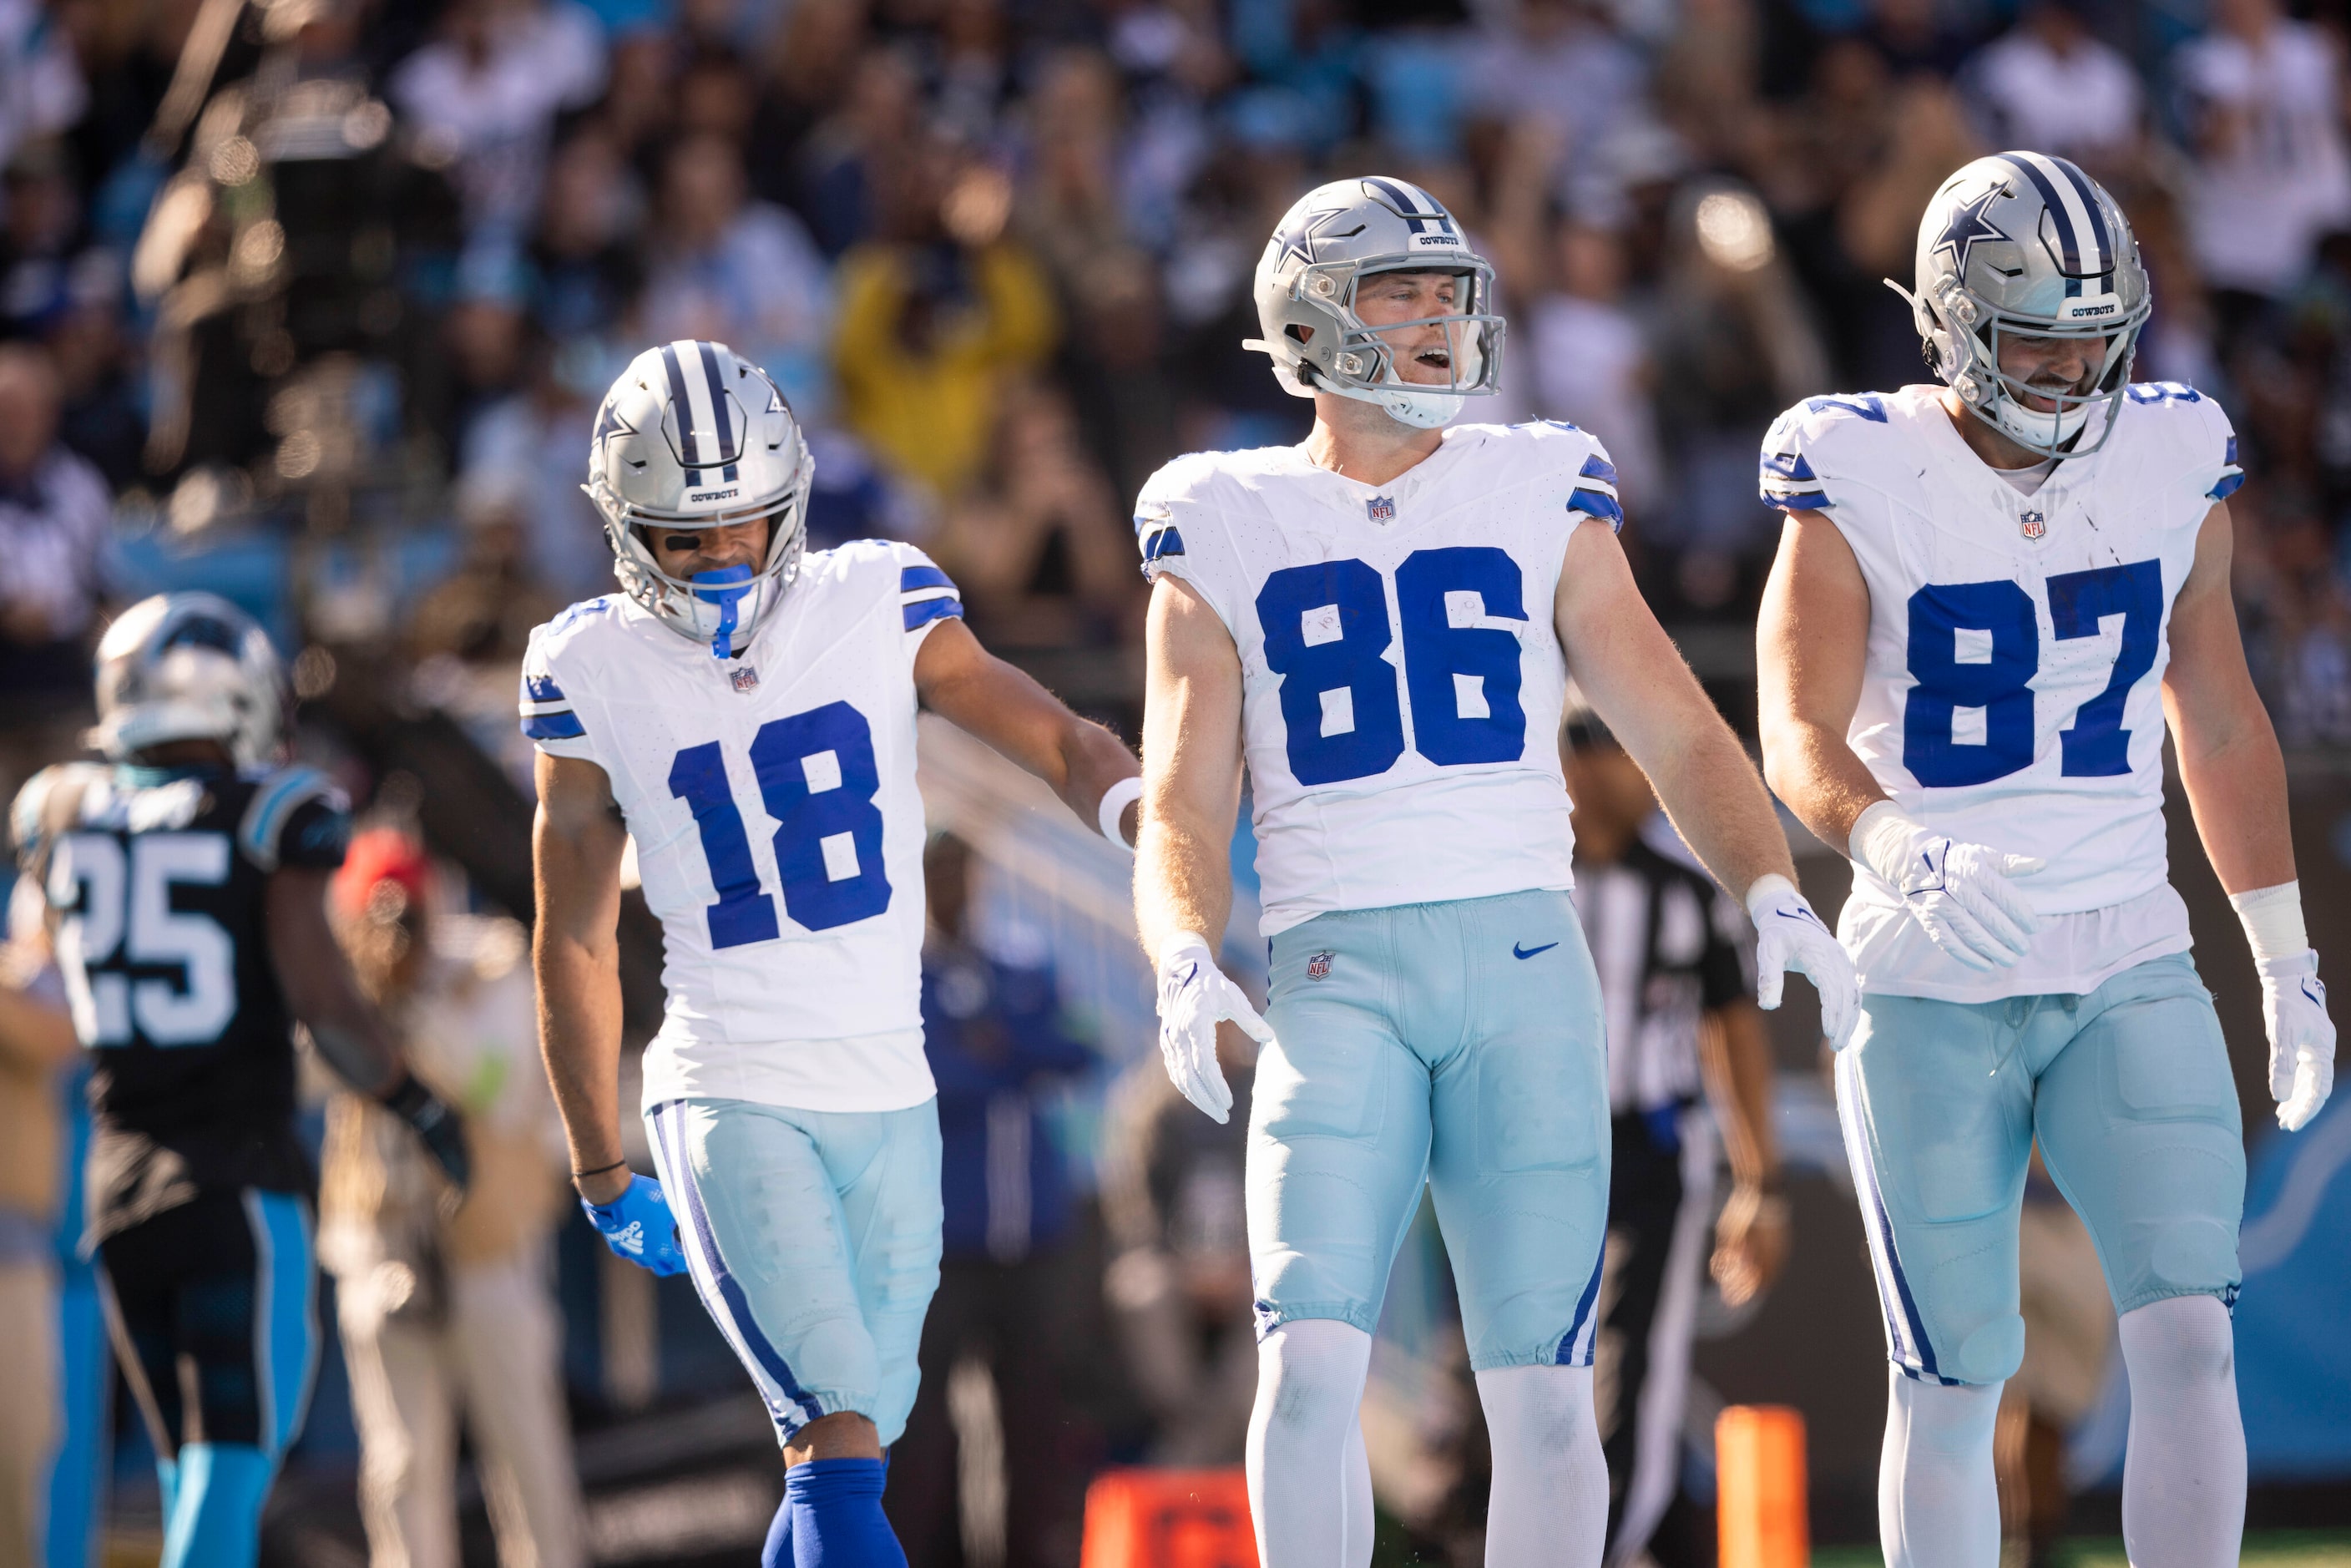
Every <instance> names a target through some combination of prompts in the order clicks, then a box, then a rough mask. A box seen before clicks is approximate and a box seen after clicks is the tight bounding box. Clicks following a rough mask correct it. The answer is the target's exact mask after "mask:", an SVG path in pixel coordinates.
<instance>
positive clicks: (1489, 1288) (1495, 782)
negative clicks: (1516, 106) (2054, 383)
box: [1135, 179, 1856, 1568]
mask: <svg viewBox="0 0 2351 1568" xmlns="http://www.w3.org/2000/svg"><path fill="white" fill-rule="evenodd" d="M1491 284H1492V269H1491V268H1490V267H1488V265H1487V264H1486V262H1485V261H1484V259H1483V258H1481V257H1480V256H1478V254H1477V253H1476V252H1475V251H1474V250H1473V249H1472V248H1471V247H1470V246H1468V243H1467V242H1466V241H1465V240H1464V238H1463V237H1462V235H1461V233H1460V231H1459V230H1458V228H1457V227H1456V226H1455V224H1454V221H1453V219H1452V217H1451V215H1450V214H1447V212H1446V210H1445V209H1444V208H1443V207H1442V206H1440V205H1438V204H1437V202H1436V201H1435V200H1433V199H1432V198H1431V197H1430V196H1429V195H1428V193H1426V192H1425V191H1422V190H1419V189H1417V188H1416V187H1414V186H1411V185H1407V184H1405V183H1402V182H1399V181H1395V180H1385V179H1361V180H1343V181H1339V182H1337V183H1333V184H1329V185H1324V186H1322V187H1321V188H1320V189H1318V190H1315V191H1313V192H1311V193H1309V194H1308V195H1306V196H1305V197H1304V198H1302V199H1301V201H1300V202H1299V204H1297V205H1296V206H1295V207H1293V208H1291V209H1290V213H1289V214H1288V215H1287V216H1286V217H1284V218H1283V220H1282V222H1281V225H1280V228H1279V229H1277V230H1276V231H1275V233H1274V235H1273V238H1272V240H1271V242H1270V244H1269V245H1268V246H1267V247H1266V250H1265V254H1264V256H1263V258H1262V259H1261V260H1260V261H1259V264H1258V271H1257V284H1256V293H1257V304H1258V315H1259V321H1260V322H1261V323H1262V325H1263V329H1264V334H1265V336H1264V340H1263V341H1261V342H1259V343H1257V344H1255V345H1254V346H1255V347H1258V348H1259V349H1262V350H1265V351H1266V352H1268V353H1269V354H1270V355H1271V356H1272V358H1273V361H1274V365H1275V368H1276V371H1277V373H1278V374H1279V375H1280V378H1281V380H1282V382H1283V384H1284V386H1285V387H1287V388H1288V389H1289V390H1290V391H1291V392H1296V393H1297V394H1298V395H1300V396H1301V397H1311V398H1312V399H1313V400H1314V413H1315V421H1314V429H1313V433H1312V434H1311V435H1310V436H1309V437H1308V439H1307V440H1306V442H1305V443H1304V444H1302V445H1299V446H1295V447H1280V448H1270V449H1267V450H1264V451H1257V452H1238V453H1226V454H1214V453H1204V454H1199V455H1194V456H1190V457H1185V458H1181V459H1178V460H1177V461H1176V462H1175V463H1172V464H1170V465H1168V466H1167V467H1165V468H1164V469H1162V470H1161V471H1160V472H1159V473H1158V475H1157V476H1155V477H1154V478H1153V479H1152V480H1151V482H1150V483H1149V484H1148V485H1147V486H1145V487H1144V493H1143V496H1142V498H1141V500H1140V502H1139V503H1138V506H1137V511H1138V514H1139V515H1138V517H1137V518H1136V524H1135V526H1136V529H1137V532H1138V534H1139V537H1140V541H1141V544H1142V548H1143V553H1144V570H1145V572H1146V573H1147V574H1148V575H1149V576H1150V577H1151V578H1152V579H1153V580H1154V583H1155V586H1154V589H1153V591H1152V602H1151V614H1150V622H1149V633H1148V649H1149V674H1148V685H1147V688H1146V695H1145V708H1144V736H1145V740H1144V756H1145V757H1146V758H1147V759H1148V766H1147V768H1146V770H1145V775H1144V821H1143V838H1142V840H1141V851H1140V859H1139V861H1138V863H1137V867H1136V881H1135V907H1136V914H1137V916H1138V920H1139V924H1140V925H1141V928H1142V934H1143V937H1144V944H1145V947H1146V950H1147V951H1149V952H1150V953H1151V954H1152V955H1153V956H1154V957H1155V961H1156V964H1157V967H1158V974H1159V988H1160V989H1159V1016H1160V1046H1161V1050H1162V1051H1163V1053H1164V1055H1165V1058H1166V1065H1167V1070H1168V1072H1169V1074H1170V1075H1171V1076H1172V1077H1173V1078H1174V1080H1175V1083H1176V1086H1177V1087H1178V1088H1180V1089H1181V1090H1183V1092H1185V1093H1186V1095H1187V1096H1188V1097H1189V1098H1190V1099H1191V1100H1192V1101H1193V1103H1195V1104H1196V1105H1198V1106H1199V1107H1200V1108H1201V1109H1202V1110H1203V1111H1205V1112H1207V1113H1208V1114H1209V1115H1211V1116H1214V1117H1217V1119H1218V1120H1222V1119H1223V1118H1224V1116H1225V1115H1226V1114H1227V1113H1228V1108H1229V1107H1230V1104H1231V1094H1230V1092H1229V1090H1228V1088H1227V1086H1226V1084H1225V1082H1224V1080H1223V1077H1222V1075H1221V1074H1220V1073H1219V1072H1218V1071H1217V1065H1216V1028H1217V1022H1218V1020H1219V1019H1232V1020H1234V1021H1236V1022H1238V1024H1239V1025H1240V1026H1241V1027H1243V1028H1245V1029H1247V1030H1249V1032H1251V1033H1252V1034H1255V1035H1256V1036H1257V1037H1258V1038H1259V1040H1261V1041H1262V1042H1263V1046H1264V1050H1263V1054H1262V1055H1261V1056H1260V1058H1259V1063H1258V1070H1257V1081H1256V1082H1257V1088H1256V1093H1255V1096H1254V1101H1253V1106H1252V1110H1251V1119H1250V1127H1249V1168H1248V1186H1249V1191H1248V1213H1249V1254H1250V1269H1251V1273H1252V1275H1253V1283H1254V1286H1255V1293H1256V1297H1257V1320H1258V1330H1259V1346H1260V1349H1259V1385H1258V1399H1257V1406H1256V1410H1255V1413H1254V1415H1253V1416H1252V1417H1251V1420H1250V1424H1249V1448H1248V1458H1249V1501H1250V1506H1251V1510H1252V1512H1253V1513H1254V1515H1255V1521H1256V1526H1257V1533H1258V1542H1259V1557H1260V1560H1261V1561H1263V1562H1264V1563H1266V1564H1267V1568H1343V1565H1344V1568H1360V1565H1361V1564H1363V1563H1367V1562H1368V1561H1369V1560H1370V1556H1371V1549H1372V1537H1371V1518H1372V1509H1371V1491H1370V1475H1369V1471H1368V1469H1367V1468H1366V1465H1365V1462H1364V1448H1363V1438H1362V1434H1361V1431H1360V1429H1359V1427H1358V1426H1357V1421H1356V1413H1357V1407H1358V1406H1359V1404H1360V1402H1361V1399H1362V1396H1363V1388H1364V1374H1365V1371H1366V1369H1367V1367H1368V1364H1369V1360H1370V1355H1371V1343H1372V1341H1371V1333H1372V1330H1373V1328H1374V1325H1375V1324H1376V1323H1377V1322H1378V1319H1379V1312H1380V1303H1381V1299H1382V1298H1383V1296H1384V1294H1385V1293H1386V1289H1387V1274H1388V1268H1389V1264H1390V1262H1391V1260H1393V1258H1394V1256H1395V1248H1396V1245H1397V1243H1398V1241H1399V1240H1400V1239H1402V1236H1403V1232H1404V1228H1405V1225H1406V1224H1407V1223H1408V1222H1409V1220H1410V1219H1411V1218H1412V1215H1413V1213H1414V1211H1415V1210H1416V1208H1417V1207H1418V1205H1419V1200H1420V1189H1421V1184H1422V1182H1423V1180H1424V1178H1426V1180H1427V1181H1428V1182H1429V1184H1430V1185H1431V1186H1432V1187H1433V1188H1434V1190H1435V1195H1436V1200H1437V1218H1438V1221H1439V1223H1440V1224H1441V1225H1442V1227H1443V1228H1444V1232H1445V1237H1446V1242H1447V1250H1448V1251H1449V1253H1450V1255H1451V1257H1452V1260H1453V1266H1454V1272H1455V1278H1456V1280H1457V1281H1458V1284H1459V1287H1460V1301H1461V1315H1462V1323H1463V1328H1464V1330H1465V1332H1466V1333H1467V1335H1468V1349H1469V1359H1470V1364H1471V1365H1472V1367H1473V1368H1475V1369H1476V1372H1477V1377H1478V1386H1479V1399H1480V1401H1481V1403H1482V1404H1483V1405H1484V1406H1485V1410H1486V1416H1487V1423H1488V1426H1489V1429H1490V1431H1491V1433H1492V1437H1493V1452H1494V1485H1493V1499H1492V1506H1491V1511H1490V1513H1489V1525H1488V1529H1487V1537H1486V1560H1487V1561H1488V1562H1489V1563H1495V1564H1498V1565H1499V1564H1507V1565H1509V1568H1524V1565H1525V1564H1529V1563H1569V1564H1575V1565H1579V1568H1590V1565H1594V1564H1597V1563H1599V1561H1600V1556H1601V1548H1602V1543H1603V1539H1604V1533H1605V1531H1606V1526H1607V1515H1608V1489H1607V1476H1606V1472H1605V1469H1604V1461H1603V1459H1602V1457H1601V1449H1600V1437H1599V1433H1598V1431H1597V1430H1596V1428H1595V1427H1594V1424H1593V1404H1592V1370H1591V1364H1592V1339H1593V1325H1594V1317H1595V1313H1594V1310H1593V1309H1594V1302H1595V1301H1596V1299H1597V1297H1598V1294H1599V1289H1600V1258H1601V1249H1602V1241H1603V1233H1604V1228H1605V1224H1606V1213H1607V1201H1608V1191H1607V1189H1608V1157H1609V1134H1608V1089H1607V1083H1606V1035H1605V1030H1604V1023H1603V1019H1602V1014H1601V1008H1600V991H1599V985H1598V982H1597V979H1596V978H1595V977H1594V975H1593V967H1592V960H1591V957H1590V955H1589V954H1588V953H1587V952H1586V950H1585V948H1584V944H1583V928H1582V926H1581V925H1580V924H1579V923H1578V921H1577V919H1576V915H1575V911H1574V909H1573V905H1572V904H1570V903H1569V900H1568V897H1567V889H1568V887H1569V885H1570V881H1571V876H1570V871H1569V857H1570V849H1571V845H1572V842H1573V834H1572V832H1571V830H1570V828H1569V824H1568V814H1569V806H1568V799H1567V794H1566V790H1565V787H1564V784H1563V782H1562V777H1561V771H1560V762H1559V748H1558V747H1557V745H1556V744H1555V742H1554V737H1555V736H1556V735H1557V734H1558V731H1559V723H1560V710H1561V706H1562V697H1563V695H1564V692H1565V688H1566V685H1567V678H1568V673H1569V671H1570V670H1571V669H1573V671H1574V673H1575V674H1576V676H1577V678H1578V680H1579V681H1580V683H1581V685H1582V688H1583V692H1584V693H1585V695H1587V696H1588V698H1589V699H1590V701H1591V703H1592V706H1593V707H1595V708H1597V709H1599V710H1600V711H1601V712H1602V713H1603V714H1604V716H1605V717H1606V720H1607V722H1608V723H1609V724H1611V725H1612V726H1614V727H1615V728H1616V733H1617V734H1618V735H1619V736H1621V737H1623V739H1624V742H1625V747H1626V748H1627V749H1628V750H1630V751H1631V752H1632V754H1633V755H1634V757H1635V758H1637V759H1638V760H1639V761H1640V763H1641V764H1642V766H1643V767H1644V768H1646V770H1647V771H1648V774H1649V776H1650V777H1651V778H1652V779H1655V780H1656V785H1657V792H1658V794H1659V795H1660V797H1661V798H1662V799H1663V800H1664V801H1665V803H1666V805H1667V809H1668V810H1670V811H1671V812H1672V813H1673V814H1674V817H1675V820H1676V821H1677V822H1678V823H1679V824H1680V825H1681V827H1682V829H1683V831H1684V833H1685V836H1686V837H1687V839H1688V841H1690V842H1691V843H1692V844H1693V845H1694V846H1696V848H1697V849H1698V852H1699V854H1700V855H1702V856H1703V857H1704V858H1705V860H1706V862H1707V864H1708V866H1709V867H1710V868H1712V870H1713V871H1714V873H1715V874H1716V875H1718V876H1719V877H1720V878H1721V879H1722V881H1723V883H1725V884H1726V885H1727V886H1729V887H1731V888H1734V889H1736V890H1738V891H1739V892H1740V893H1741V894H1745V895H1746V901H1747V905H1748V908H1749V909H1750V912H1752V914H1753V915H1754V916H1755V919H1756V923H1757V925H1758V926H1759V927H1760V938H1761V939H1760V943H1759V958H1760V966H1759V967H1760V971H1761V976H1762V980H1761V990H1762V1003H1763V1005H1764V1006H1765V1007H1772V1006H1776V1005H1777V1004H1778V1002H1779V999H1780V991H1781V987H1782V977H1783V975H1784V972H1785V971H1786V970H1787V969H1790V968H1797V969H1801V970H1802V972H1804V973H1806V974H1808V975H1810V976H1811V977H1813V981H1814V983H1815V984H1816V985H1817V986H1818V987H1819V988H1820V991H1821V998H1822V1003H1823V1019H1824V1021H1825V1022H1826V1024H1827V1027H1828V1028H1829V1030H1830V1031H1831V1032H1832V1033H1834V1034H1835V1035H1836V1036H1838V1037H1839V1038H1840V1039H1841V1038H1842V1037H1843V1035H1844V1031H1845V1030H1846V1029H1848V1028H1849V1027H1850V1023H1851V1018H1852V1013H1853V1009H1854V1007H1855V1002H1856V993H1855V989H1854V980H1853V975H1852V971H1851V967H1850V966H1849V965H1848V964H1847V963H1846V962H1845V960H1844V955H1843V953H1842V952H1841V951H1840V950H1839V949H1838V948H1837V946H1836V944H1835V942H1834V940H1833V939H1832V938H1831V937H1830V936H1829V934H1828V932H1827V930H1826V929H1825V927H1823V925H1822V924H1821V922H1820V921H1819V919H1818V918H1817V917H1816V916H1815V915H1813V912H1812V910H1811V908H1810V906H1808V905H1807V904H1805V903H1804V901H1803V900H1802V898H1801V897H1800V896H1798V894H1797V893H1796V890H1795V887H1794V884H1793V883H1792V880H1791V879H1792V865H1791V862H1790V860H1789V855H1788V849H1787V843H1786V841H1785V839H1784V838H1783V837H1782V833H1781V831H1780V828H1779V824H1778V822H1777V821H1776V820H1775V819H1774V817H1773V814H1772V810H1771V802H1770V800H1769V799H1768V798H1767V797H1766V795H1765V794H1764V791H1763V788H1762V782H1761V779H1759V778H1758V777H1757V776H1756V773H1755V769H1754V768H1752V767H1751V766H1750V764H1749V762H1748V760H1747V758H1746V756H1745V755H1744V753H1742V752H1741V751H1740V747H1739V743H1738V741H1737V739H1736V738H1734V737H1733V736H1732V735H1731V733H1730V731H1729V728H1728V727H1726V726H1725V725H1724V724H1723V722H1722V720H1721V719H1720V717H1719V716H1717V714H1716V713H1715V711H1714V708H1713V707H1712V706H1711V705H1710V704H1709V703H1708V701H1707V698H1706V696H1705V695H1704V694H1703V693H1702V692H1701V691H1700V690H1699V688H1698V682H1697V681H1696V680H1695V679H1694V678H1692V676H1691V674H1690V673H1689V670H1688V668H1687V666H1686V665H1684V664H1683V663H1682V661H1681V658H1680V656H1679V655H1678V654H1677V653H1676V652H1675V649H1674V645H1673V643H1671V642H1669V641H1667V637H1666V635H1665V633H1664V632H1662V631H1661V630H1659V628H1658V626H1657V623H1656V621H1655V620H1654V619H1653V618H1652V617H1651V616H1650V614H1649V611H1648V607H1647V606H1646V604H1645V603H1644V602H1643V601H1642V599H1641V596H1640V593H1639V591H1637V590H1636V589H1635V586H1634V583H1633V579H1632V574H1631V572H1630V571H1629V570H1627V568H1626V565H1625V556H1624V552H1623V551H1622V550H1621V549H1619V548H1618V546H1617V542H1616V528H1617V525H1618V524H1619V522H1621V521H1622V518H1623V514H1622V513H1621V511H1619V509H1618V507H1617V502H1616V497H1615V486H1614V477H1615V475H1614V469H1612V468H1611V467H1610V465H1609V462H1608V457H1607V455H1606V454H1605V453H1604V452H1603V451H1602V450H1601V448H1600V444H1599V443H1598V442H1596V441H1594V440H1593V438H1592V437H1591V436H1589V435H1587V434H1584V433H1583V432H1582V431H1580V430H1577V429H1574V428H1573V427H1572V426H1569V425H1563V424H1530V425H1521V426H1517V427H1508V426H1501V425H1489V424H1464V425H1455V426H1453V427H1452V428H1449V429H1448V428H1446V426H1447V424H1448V423H1449V422H1450V421H1452V419H1453V418H1454V417H1455V416H1456V415H1457V414H1458V413H1459V412H1460V410H1461V409H1462V407H1463V405H1464V402H1465V400H1466V399H1467V398H1468V396H1470V395H1472V394H1475V393H1479V392H1489V391H1490V390H1491V389H1492V387H1493V385H1494V379H1495V372H1496V369H1497V363H1498V361H1497V355H1498V353H1499V349H1500V347H1501V336H1502V322H1501V320H1500V319H1499V318H1498V317H1496V316H1494V315H1492V314H1491V313H1490V311H1489V307H1488V302H1489V298H1490V297H1491V296H1490V289H1491ZM1244 763H1246V765H1247V767H1248V769H1249V779H1250V781H1251V787H1252V789H1253V791H1254V794H1253V801H1254V811H1255V818H1254V820H1255V824H1256V830H1257V840H1258V844H1259V852H1258V871H1259V877H1260V879H1261V882H1262V886H1263V897H1264V909H1265V919H1264V924H1263V928H1262V934H1263V935H1264V936H1267V937H1268V938H1269V940H1270V955H1271V962H1270V968H1271V986H1270V998H1271V999H1270V1005H1269V1007H1268V1009H1267V1011H1268V1014H1269V1019H1259V1017H1258V1016H1257V1015H1256V1013H1254V1012H1253V1011H1252V1010H1250V1009H1249V1004H1248V1002H1247V1001H1246V1000H1245V999H1244V998H1242V997H1241V995H1240V993H1239V992H1238V990H1237V989H1236V988H1234V987H1233V985H1232V983H1231V982H1230V981H1229V980H1228V979H1227V978H1226V977H1224V976H1223V975H1222V974H1221V973H1219V972H1218V970H1217V966H1216V962H1215V959H1214V956H1213V954H1214V951H1215V944H1216V943H1217V941H1219V940H1220V939H1221V938H1222V936H1223V934H1224V929H1225V922H1226V917H1227V915H1228V914H1229V912H1230V908H1231V883H1230V869H1229V863H1228V849H1227V846H1228V843H1229V842H1230V840H1231V834H1232V823H1233V815H1234V811H1235V810H1236V807H1237V803H1238V798H1239V793H1240V782H1241V770H1242V767H1243V765H1244ZM1269 1023H1270V1027H1269Z"/></svg>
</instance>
